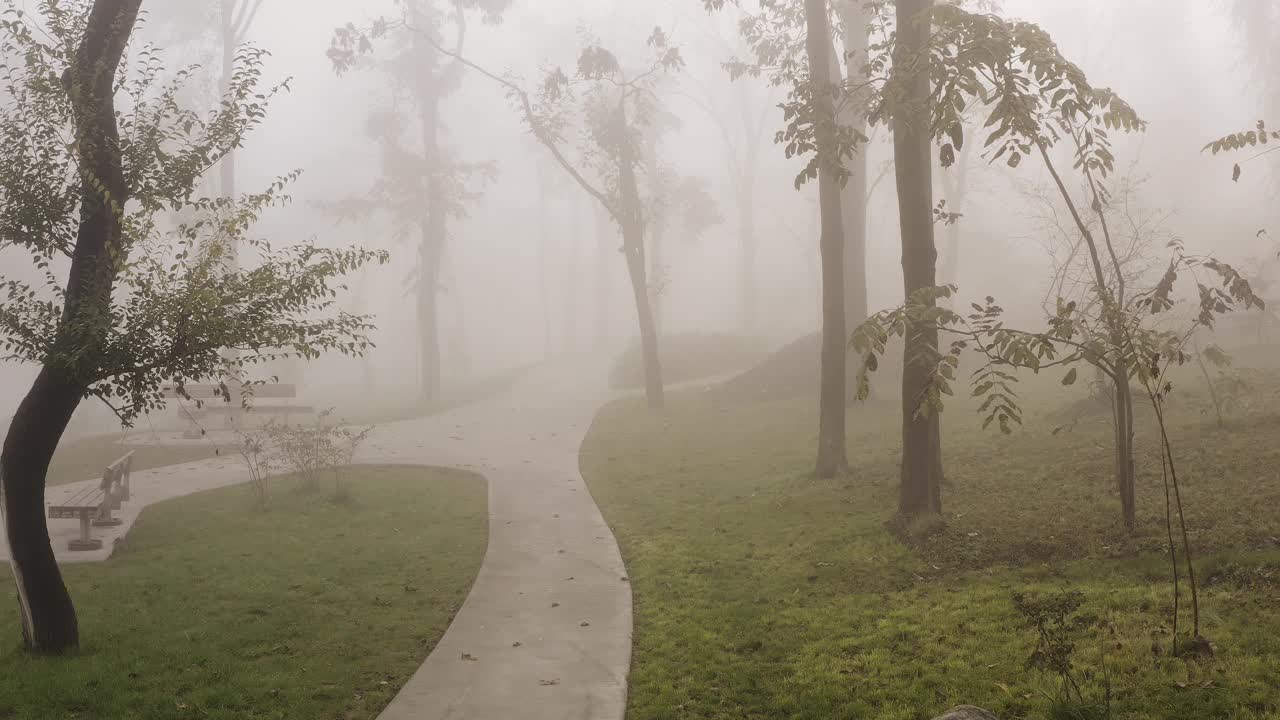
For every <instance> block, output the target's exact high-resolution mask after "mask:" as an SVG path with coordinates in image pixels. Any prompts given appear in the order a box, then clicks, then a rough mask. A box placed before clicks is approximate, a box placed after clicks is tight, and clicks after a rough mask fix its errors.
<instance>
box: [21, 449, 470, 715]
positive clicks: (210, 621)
mask: <svg viewBox="0 0 1280 720" xmlns="http://www.w3.org/2000/svg"><path fill="white" fill-rule="evenodd" d="M296 485H297V482H296V480H291V479H288V478H285V479H278V480H276V481H274V485H273V487H274V499H273V504H272V507H271V508H270V509H268V510H265V511H260V510H256V509H255V508H254V505H253V501H252V496H251V493H250V491H249V490H248V488H246V487H244V486H240V487H232V488H226V489H223V490H217V491H213V492H209V493H204V494H200V495H194V496H189V497H186V498H182V499H178V500H173V501H170V502H166V503H163V504H160V505H156V506H153V507H150V508H148V509H147V510H146V511H145V512H144V513H143V515H142V517H141V518H140V519H139V521H138V524H137V525H136V526H135V527H134V529H133V531H132V532H131V533H130V536H129V541H128V545H127V547H126V548H124V549H123V551H122V552H120V553H119V554H118V555H117V556H116V557H115V558H113V559H111V560H109V561H108V562H106V563H102V564H92V565H72V566H68V567H67V568H66V569H65V573H66V577H67V582H68V584H69V586H70V588H71V592H72V595H73V597H74V598H75V601H76V607H77V609H78V611H79V616H80V628H81V636H82V650H81V651H80V652H79V653H78V654H76V655H73V656H70V657H62V658H44V657H30V656H28V655H26V654H24V653H23V652H22V651H20V650H19V649H18V647H17V645H18V638H17V634H18V630H17V628H18V625H19V622H18V617H17V612H16V610H17V608H16V605H15V603H13V602H12V601H10V602H5V603H0V628H7V629H8V631H9V638H10V642H9V643H6V644H5V646H4V647H3V652H0V677H3V678H4V681H3V682H0V718H5V719H6V720H10V719H12V720H18V719H22V720H26V719H30V720H71V719H72V718H76V719H80V720H88V719H90V718H104V719H105V718H147V719H148V720H152V719H167V718H173V719H179V718H183V719H185V718H224V719H226V720H232V719H235V720H240V719H243V718H307V719H308V720H311V719H313V718H314V719H330V718H332V719H337V718H343V719H344V720H356V719H361V718H373V717H376V715H377V714H378V712H379V711H380V710H381V709H382V708H383V707H384V706H385V705H386V704H387V703H388V702H389V701H390V699H391V698H392V696H393V695H394V694H395V692H396V691H397V690H398V689H399V688H400V687H401V685H402V684H403V683H404V682H405V681H406V680H407V679H408V677H409V676H410V675H411V674H412V673H413V672H414V671H415V670H416V669H417V668H418V666H419V665H420V664H421V662H422V661H423V659H425V658H426V656H427V654H428V653H429V652H430V650H431V648H432V647H433V646H434V645H435V643H436V642H437V640H438V639H439V638H440V636H441V635H442V634H443V633H444V630H445V628H446V627H447V625H448V623H449V620H450V619H451V618H452V616H453V614H454V613H455V612H456V610H457V609H458V607H459V606H460V605H461V603H462V601H463V599H464V598H465V596H466V594H467V592H468V589H469V588H470V586H471V583H472V582H473V580H474V578H475V574H476V571H477V570H478V568H479V565H480V560H481V558H482V556H483V554H484V550H485V545H486V536H487V530H486V528H487V511H486V505H485V483H484V480H483V479H482V478H480V477H478V476H475V475H471V474H468V473H463V472H459V471H452V470H438V469H431V468H421V467H401V466H394V467H364V466H360V467H357V468H355V469H353V471H352V475H351V477H350V479H349V480H348V481H347V484H346V487H347V488H348V489H349V490H350V499H349V500H348V501H347V502H344V503H340V504H339V503H335V502H334V501H333V500H332V498H331V492H329V491H330V490H331V488H330V486H329V484H328V483H326V488H325V489H326V492H322V493H313V494H309V495H302V494H298V493H297V492H296V490H295V487H296ZM0 596H3V597H5V598H10V599H11V598H12V597H13V596H14V589H13V586H12V581H11V580H10V579H9V578H8V576H7V573H6V574H5V577H4V578H3V579H0Z"/></svg>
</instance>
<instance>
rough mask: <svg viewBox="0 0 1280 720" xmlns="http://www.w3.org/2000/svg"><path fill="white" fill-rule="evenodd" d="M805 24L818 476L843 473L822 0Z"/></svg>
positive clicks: (812, 1) (840, 239)
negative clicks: (816, 234) (813, 120)
mask: <svg viewBox="0 0 1280 720" xmlns="http://www.w3.org/2000/svg"><path fill="white" fill-rule="evenodd" d="M805 20H806V22H807V24H808V30H807V32H806V38H805V47H806V50H807V54H808V59H809V75H810V80H811V82H812V83H813V86H814V93H813V97H814V104H815V106H816V107H815V108H814V111H815V115H816V117H817V126H816V128H815V131H816V140H817V145H818V148H817V152H818V201H819V208H820V210H819V212H820V213H821V217H822V235H821V240H820V246H821V248H822V369H821V376H822V386H821V389H820V391H819V393H820V394H819V398H818V459H817V463H816V467H815V469H814V472H815V474H816V475H817V476H818V477H819V478H832V477H836V476H839V475H844V474H847V473H848V472H849V459H848V456H847V454H846V451H845V388H846V386H847V382H846V377H847V369H846V367H845V364H846V363H845V361H846V356H847V354H848V353H847V346H848V342H847V340H846V331H847V329H848V328H847V326H846V322H845V298H844V283H845V278H844V244H845V232H844V221H843V217H842V208H841V198H840V191H841V188H840V175H839V173H840V167H839V163H840V158H839V148H838V139H837V135H836V111H835V105H834V103H833V102H832V97H831V93H830V89H831V88H832V85H833V82H832V75H831V61H832V59H833V57H834V53H835V50H834V48H833V47H832V44H831V23H830V19H829V18H828V16H827V0H805Z"/></svg>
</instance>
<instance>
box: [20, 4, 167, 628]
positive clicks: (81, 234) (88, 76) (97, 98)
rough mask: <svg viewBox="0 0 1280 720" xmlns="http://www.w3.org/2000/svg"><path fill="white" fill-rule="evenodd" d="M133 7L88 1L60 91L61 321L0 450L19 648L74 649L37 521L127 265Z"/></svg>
mask: <svg viewBox="0 0 1280 720" xmlns="http://www.w3.org/2000/svg"><path fill="white" fill-rule="evenodd" d="M141 2H142V0H97V2H96V3H94V6H93V8H92V9H91V10H90V12H89V18H88V22H87V24H86V26H85V31H84V38H83V40H82V41H81V43H80V47H79V48H78V49H77V51H76V55H75V59H74V60H73V61H72V64H71V67H69V68H68V69H67V71H66V72H65V73H64V75H63V77H62V80H63V85H64V87H65V88H66V90H67V94H68V96H69V97H70V101H71V109H72V114H73V116H74V120H75V138H76V141H77V153H78V155H79V160H80V168H81V183H80V226H79V228H78V230H77V233H76V245H75V250H74V251H73V253H72V259H71V270H70V273H69V276H68V281H67V286H66V293H65V301H64V306H63V313H62V319H61V322H60V323H59V326H58V329H57V334H56V337H55V338H54V348H53V351H52V352H51V354H50V358H49V359H48V360H46V362H45V364H44V367H42V368H41V370H40V373H39V374H38V375H37V377H36V380H35V382H34V383H33V384H32V386H31V390H30V391H29V392H28V393H27V395H26V397H25V398H24V399H23V401H22V403H21V404H20V405H19V407H18V412H17V413H16V414H15V415H14V418H13V422H12V423H11V424H10V426H9V433H8V435H7V436H6V437H5V441H4V447H3V449H2V450H0V514H2V515H3V517H4V520H5V540H6V541H7V542H8V544H9V557H10V567H11V568H12V571H13V576H14V581H15V585H16V587H17V591H18V605H19V609H20V616H21V618H22V625H23V628H22V629H23V638H24V640H25V642H26V647H27V648H28V649H29V650H32V651H36V652H47V653H62V652H65V651H67V650H70V649H72V648H75V647H77V646H78V645H79V642H80V636H79V628H78V623H77V621H76V613H75V607H74V606H73V605H72V603H71V596H70V594H69V593H68V592H67V588H66V585H65V584H64V583H63V581H62V574H61V572H60V571H59V570H58V564H57V562H56V560H55V559H54V554H53V546H52V545H51V544H50V541H49V528H48V525H47V524H46V522H45V516H44V492H45V482H46V475H47V473H48V470H49V462H50V460H51V459H52V458H53V452H54V450H55V449H57V447H58V441H59V440H60V439H61V438H62V434H63V432H64V431H65V430H66V428H67V423H69V422H70V421H71V416H72V414H73V413H74V412H75V409H76V407H77V406H78V405H79V403H80V399H81V398H82V397H84V395H85V393H86V392H87V390H88V388H89V385H90V383H91V382H92V380H93V378H95V377H96V376H97V367H96V365H94V363H96V362H97V361H98V359H99V358H100V357H101V354H102V353H101V351H102V348H103V345H104V343H105V341H106V333H107V328H106V327H104V326H103V325H102V323H101V321H100V318H102V317H105V316H106V315H107V314H108V312H109V310H110V306H111V293H112V288H113V286H114V284H115V280H116V276H117V274H118V272H119V267H120V265H121V264H122V263H123V262H124V256H125V255H127V248H125V247H124V244H123V233H122V218H121V217H120V214H119V213H120V211H119V208H123V207H125V206H126V205H127V204H128V202H129V186H128V185H127V184H126V183H125V179H124V170H123V167H122V159H121V153H120V134H119V128H118V127H117V125H116V112H115V102H114V101H115V98H114V92H115V87H114V81H115V75H116V70H117V68H118V66H119V64H120V57H121V55H123V53H124V48H125V45H126V44H127V43H128V41H129V37H130V35H131V34H132V33H133V27H134V24H135V23H136V21H137V17H138V8H139V6H140V5H141Z"/></svg>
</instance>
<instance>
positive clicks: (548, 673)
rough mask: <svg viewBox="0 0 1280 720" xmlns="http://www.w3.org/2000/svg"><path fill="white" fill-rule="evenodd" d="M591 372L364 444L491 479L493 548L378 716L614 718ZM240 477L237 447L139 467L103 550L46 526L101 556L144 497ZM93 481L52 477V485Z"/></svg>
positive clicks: (609, 596) (531, 385)
mask: <svg viewBox="0 0 1280 720" xmlns="http://www.w3.org/2000/svg"><path fill="white" fill-rule="evenodd" d="M598 374H599V373H598V372H576V371H575V370H574V369H569V368H539V369H534V370H532V371H530V372H529V373H528V374H526V375H525V376H524V377H522V378H521V379H520V380H519V381H518V382H517V383H516V384H515V385H514V386H513V387H512V388H511V389H510V390H508V391H507V392H504V393H502V394H500V395H498V396H495V397H493V398H490V399H487V400H484V401H481V402H478V403H475V404H473V405H468V406H466V407H462V408H458V409H456V410H452V411H448V412H445V413H442V414H440V415H435V416H431V417H425V418H418V419H414V420H407V421H403V422H399V423H394V424H390V425H385V426H380V427H379V428H378V429H377V430H376V431H375V432H374V434H373V435H372V437H371V438H370V440H369V441H368V442H367V443H366V444H365V446H364V447H363V448H362V449H361V452H360V453H359V455H358V456H357V461H358V462H366V463H384V464H386V463H391V464H394V463H405V464H415V465H436V466H450V467H457V468H463V469H470V470H473V471H475V472H478V473H479V474H481V475H483V476H485V478H486V479H487V480H488V487H489V546H488V550H487V552H486V554H485V558H484V562H483V564H482V565H481V567H480V572H479V574H478V576H477V578H476V582H475V585H474V586H473V587H472V589H471V593H470V595H469V596H468V597H467V600H466V602H465V603H464V604H463V606H462V608H461V609H460V610H459V611H458V614H457V615H456V616H455V617H454V619H453V622H452V624H451V625H450V626H449V629H448V631H447V632H446V633H445V635H444V637H442V638H441V640H440V642H439V643H438V644H437V645H436V648H435V650H434V651H433V652H432V653H431V655H430V656H429V657H428V658H427V660H426V662H424V663H423V665H422V667H421V668H419V670H418V671H417V672H416V673H415V674H414V675H413V677H412V678H410V680H409V681H408V682H407V683H406V684H405V686H404V688H402V689H401V691H400V693H399V694H398V695H397V696H396V698H395V699H394V700H393V701H392V702H391V704H390V705H389V706H387V708H386V709H385V710H384V711H383V713H382V714H381V715H380V716H379V718H380V720H445V719H451V720H455V719H456V720H507V719H519V720H578V719H581V720H620V719H621V718H622V716H623V712H624V709H625V704H626V674H627V670H628V667H629V665H630V659H631V586H630V584H629V582H628V581H627V578H626V572H625V569H624V568H623V564H622V557H621V555H620V554H619V552H618V547H617V543H616V542H615V540H614V538H613V534H612V533H611V532H610V530H609V528H608V526H607V525H605V522H604V519H603V517H602V516H601V515H600V511H599V509H598V508H597V507H596V504H595V502H594V501H593V500H592V499H591V496H590V494H589V493H588V490H587V487H586V484H585V483H584V482H583V480H582V477H581V475H580V474H579V472H578V450H579V446H580V445H581V443H582V439H583V437H584V436H585V434H586V431H587V428H588V427H589V425H590V423H591V420H592V418H593V416H594V414H595V412H596V411H597V410H598V409H599V407H600V405H601V404H602V403H603V402H605V401H606V400H608V399H609V393H608V392H607V391H606V389H605V386H604V384H603V382H602V381H600V380H597V379H596V377H597V375H598ZM231 452H234V450H232V451H231ZM247 480H248V474H247V472H246V471H245V470H244V466H243V465H242V464H241V463H240V459H239V458H238V457H234V456H231V457H227V456H224V457H219V458H214V459H211V460H201V461H197V462H192V463H186V464H183V465H174V466H170V467H165V468H159V469H155V470H147V471H138V472H135V473H133V475H132V483H131V486H132V498H131V500H130V501H129V502H128V503H126V504H125V506H124V507H123V508H122V510H121V512H119V513H118V514H117V515H118V517H120V518H121V519H122V520H124V524H123V525H121V526H120V527H118V528H99V529H96V530H95V536H96V537H101V538H102V539H103V541H104V543H103V544H104V549H103V550H100V551H96V552H80V553H70V552H67V551H66V549H65V548H66V544H67V540H69V539H70V538H71V537H74V536H75V535H76V532H77V524H76V523H74V522H71V521H58V522H53V523H51V524H50V530H51V534H52V535H53V538H52V539H53V542H54V544H55V550H56V551H57V553H58V559H59V561H61V562H86V561H94V560H103V559H105V558H107V557H108V556H109V555H110V553H111V550H112V549H113V547H114V543H115V540H116V539H117V538H119V537H122V536H123V535H124V534H125V533H127V532H128V530H129V528H130V527H131V526H132V525H133V523H134V521H135V520H136V519H137V517H138V514H139V512H141V510H142V509H143V508H145V507H146V506H147V505H150V504H152V503H156V502H160V501H162V500H167V499H170V498H175V497H179V496H182V495H189V494H191V493H195V492H200V491H203V490H209V489H213V488H217V487H223V486H227V485H235V484H239V483H244V482H247ZM93 482H96V481H85V482H83V483H75V484H72V485H64V486H57V487H53V488H50V490H49V497H50V498H51V499H56V498H59V497H61V496H62V494H63V493H64V492H67V491H74V490H75V489H77V488H79V487H83V486H85V485H87V484H91V483H93ZM2 546H3V543H0V547H2ZM0 560H7V557H6V556H5V555H0Z"/></svg>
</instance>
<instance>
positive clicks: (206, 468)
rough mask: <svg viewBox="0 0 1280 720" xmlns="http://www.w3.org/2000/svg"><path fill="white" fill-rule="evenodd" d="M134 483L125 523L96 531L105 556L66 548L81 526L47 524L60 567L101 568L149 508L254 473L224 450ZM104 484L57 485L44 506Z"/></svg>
mask: <svg viewBox="0 0 1280 720" xmlns="http://www.w3.org/2000/svg"><path fill="white" fill-rule="evenodd" d="M108 462H110V461H109V460H108ZM129 477H130V481H129V495H130V497H129V501H128V502H125V503H122V504H121V505H120V509H119V510H116V511H114V512H113V515H114V516H115V517H117V518H119V519H120V520H122V521H123V523H122V524H121V525H118V526H116V527H106V528H100V527H95V528H93V530H92V535H93V537H95V538H98V539H99V540H102V549H101V550H88V551H81V552H72V551H70V550H68V549H67V543H68V542H69V541H70V540H71V539H72V538H76V537H79V536H80V523H79V522H78V521H76V520H49V521H48V523H49V539H50V540H51V541H52V542H53V553H54V555H55V556H56V557H57V559H58V562H59V563H60V564H66V563H83V562H100V561H102V560H106V559H107V558H108V557H111V553H112V552H114V551H115V545H116V542H118V541H119V540H120V539H122V538H123V537H124V536H125V535H126V534H128V532H129V530H130V529H131V528H133V523H134V522H135V521H137V519H138V515H139V514H140V513H141V512H142V510H143V509H144V508H146V507H147V506H148V505H153V504H155V503H158V502H162V501H164V500H171V499H173V498H177V497H182V496H184V495H191V494H192V493H198V492H203V491H205V490H213V489H214V488H220V487H226V486H228V485H239V484H241V483H246V482H249V473H248V472H247V471H246V470H245V468H244V464H243V463H242V462H241V461H240V457H239V456H238V455H236V454H235V450H234V449H233V448H228V449H224V450H223V455H221V456H219V457H216V458H210V459H207V460H197V461H195V462H189V463H183V464H182V465H169V466H166V467H162V468H156V469H154V470H135V471H133V472H132V473H130V476H129ZM101 482H102V478H96V479H93V480H83V481H80V482H75V483H70V484H67V485H55V486H53V487H50V488H48V489H47V490H46V491H45V504H46V506H47V505H49V504H52V503H56V502H58V501H59V500H61V499H62V498H64V497H67V496H70V495H72V494H74V493H76V492H77V491H79V490H81V489H83V488H85V487H89V486H95V487H96V486H97V485H98V484H99V483H101ZM246 492H248V491H247V490H246ZM3 529H4V526H3V521H0V532H3ZM0 562H3V563H5V564H8V562H9V546H8V544H7V543H5V542H0ZM3 572H8V570H4V571H3Z"/></svg>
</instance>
